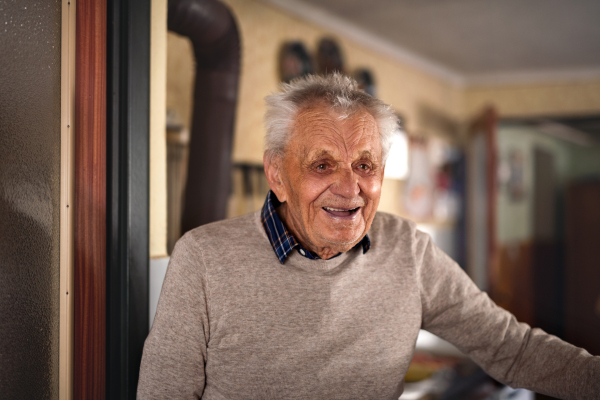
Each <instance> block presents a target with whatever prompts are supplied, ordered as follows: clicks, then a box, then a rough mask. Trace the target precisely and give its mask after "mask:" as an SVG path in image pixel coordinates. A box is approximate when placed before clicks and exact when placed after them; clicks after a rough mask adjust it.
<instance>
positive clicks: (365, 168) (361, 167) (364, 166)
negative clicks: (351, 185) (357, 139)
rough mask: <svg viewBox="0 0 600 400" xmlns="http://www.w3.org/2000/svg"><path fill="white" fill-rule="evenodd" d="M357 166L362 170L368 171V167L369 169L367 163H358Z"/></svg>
mask: <svg viewBox="0 0 600 400" xmlns="http://www.w3.org/2000/svg"><path fill="white" fill-rule="evenodd" d="M358 168H360V169H362V170H363V171H368V170H369V169H371V168H370V166H369V164H360V165H359V166H358Z"/></svg>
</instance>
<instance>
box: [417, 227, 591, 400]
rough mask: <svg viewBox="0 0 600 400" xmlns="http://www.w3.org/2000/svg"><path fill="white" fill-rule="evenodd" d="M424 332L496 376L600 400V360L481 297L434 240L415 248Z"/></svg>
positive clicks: (519, 384) (420, 237) (420, 238)
mask: <svg viewBox="0 0 600 400" xmlns="http://www.w3.org/2000/svg"><path fill="white" fill-rule="evenodd" d="M413 251H414V256H415V261H416V262H417V265H418V271H417V274H418V277H417V279H418V280H419V284H420V290H421V302H422V305H423V322H422V327H423V329H426V330H428V331H430V332H431V333H434V334H436V335H438V336H440V337H442V338H444V339H446V340H447V341H449V342H451V343H453V344H454V345H456V346H457V347H458V348H459V349H460V350H461V351H463V352H464V353H466V354H467V355H469V356H470V357H471V358H472V359H473V360H474V361H475V362H477V363H478V364H479V365H480V366H481V367H482V368H483V369H484V370H485V371H486V372H487V373H489V374H490V375H491V376H492V377H494V378H495V379H497V380H499V381H500V382H503V383H505V384H507V385H510V386H512V387H524V388H528V389H531V390H534V391H536V392H539V393H543V394H548V395H551V396H554V397H559V398H565V399H600V357H592V356H591V355H590V354H589V353H587V352H586V351H585V350H583V349H581V348H578V347H575V346H572V345H570V344H568V343H566V342H564V341H562V340H560V339H558V338H557V337H555V336H552V335H548V334H546V333H545V332H544V331H542V330H540V329H537V328H536V329H532V328H531V327H529V325H527V324H524V323H519V322H518V321H517V320H516V319H515V317H514V316H513V315H512V314H510V313H509V312H507V311H505V310H504V309H502V308H500V307H498V306H497V305H496V304H494V303H493V302H492V301H491V300H490V298H489V297H488V295H487V294H486V293H483V292H481V291H480V290H479V289H478V288H477V287H476V286H475V284H474V283H473V282H472V281H471V279H470V278H469V277H468V276H467V275H466V274H465V273H464V271H463V270H462V269H461V268H460V267H459V266H458V265H457V264H456V263H455V262H454V261H452V259H450V257H448V256H447V255H446V254H444V253H443V252H442V251H441V250H440V249H439V248H437V246H435V245H434V244H433V243H432V241H431V239H430V238H429V236H427V235H425V234H423V233H421V232H417V234H416V242H415V246H413Z"/></svg>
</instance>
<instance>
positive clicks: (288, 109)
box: [265, 73, 398, 162]
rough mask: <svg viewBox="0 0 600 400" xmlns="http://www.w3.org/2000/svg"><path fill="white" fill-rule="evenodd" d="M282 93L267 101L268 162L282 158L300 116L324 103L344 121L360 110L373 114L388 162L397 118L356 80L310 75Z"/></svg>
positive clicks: (338, 74) (383, 153) (266, 138)
mask: <svg viewBox="0 0 600 400" xmlns="http://www.w3.org/2000/svg"><path fill="white" fill-rule="evenodd" d="M281 90H282V91H281V92H280V93H275V94H272V95H270V96H267V97H265V101H266V103H267V112H266V114H265V128H266V135H265V156H266V158H267V159H268V160H271V159H272V158H273V157H275V156H283V154H284V152H285V147H286V145H287V143H288V141H289V139H290V133H291V131H292V128H293V125H294V121H295V119H296V116H297V115H298V112H299V111H300V110H302V109H303V108H306V107H309V106H310V105H313V104H315V103H317V104H318V103H319V102H322V103H324V104H325V106H328V107H329V108H330V109H332V110H333V111H335V112H336V113H338V114H340V116H341V118H346V117H348V116H350V115H352V114H353V113H355V112H357V111H359V110H361V109H363V110H366V111H367V112H368V113H369V114H371V115H372V116H373V118H375V121H376V122H377V126H378V128H379V137H380V140H381V148H382V159H383V160H382V161H383V162H385V160H386V159H387V155H388V152H389V150H390V147H391V145H392V139H393V135H394V133H395V132H396V130H397V129H398V117H397V116H396V113H395V112H394V111H393V110H392V108H391V107H390V106H389V105H387V104H385V103H384V102H383V101H381V100H379V99H376V98H374V97H371V96H370V95H368V94H367V93H365V92H364V91H362V90H360V89H359V88H358V84H357V83H356V81H355V80H354V79H352V78H350V77H347V76H345V75H342V74H340V73H333V74H331V75H327V76H316V75H308V76H306V77H302V78H297V79H294V80H293V81H292V82H291V83H289V84H285V83H284V84H282V85H281Z"/></svg>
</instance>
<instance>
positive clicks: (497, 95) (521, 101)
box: [462, 80, 600, 117]
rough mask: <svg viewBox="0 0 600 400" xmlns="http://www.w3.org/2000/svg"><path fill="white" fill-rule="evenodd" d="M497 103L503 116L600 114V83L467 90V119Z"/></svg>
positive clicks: (465, 109) (465, 114)
mask: <svg viewBox="0 0 600 400" xmlns="http://www.w3.org/2000/svg"><path fill="white" fill-rule="evenodd" d="M486 104H493V105H494V106H496V108H497V109H498V112H499V113H500V116H501V117H525V116H551V115H576V114H590V113H594V114H598V112H600V80H591V81H579V82H577V81H572V82H556V83H538V84H522V85H506V86H492V87H475V88H467V89H465V90H464V110H463V113H462V114H463V115H464V116H470V115H474V114H475V113H477V112H478V111H479V110H481V109H482V108H483V106H484V105H486Z"/></svg>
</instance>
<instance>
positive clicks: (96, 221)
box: [73, 0, 107, 399]
mask: <svg viewBox="0 0 600 400" xmlns="http://www.w3.org/2000/svg"><path fill="white" fill-rule="evenodd" d="M106 7H107V5H106V0H95V1H94V0H79V1H78V2H77V10H76V24H77V37H76V52H75V57H76V70H75V76H76V78H75V80H76V83H75V126H76V127H77V136H76V143H75V149H76V151H75V202H74V218H75V220H74V223H75V226H74V227H75V230H74V234H75V236H74V275H75V288H74V295H75V318H74V322H75V349H74V362H73V368H74V371H73V395H74V398H76V399H104V398H105V392H106V384H105V382H106V370H105V369H106V368H105V365H106V29H107V26H106V12H107V11H106Z"/></svg>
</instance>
